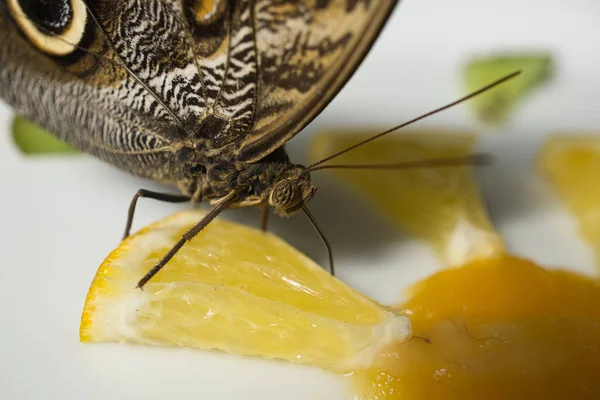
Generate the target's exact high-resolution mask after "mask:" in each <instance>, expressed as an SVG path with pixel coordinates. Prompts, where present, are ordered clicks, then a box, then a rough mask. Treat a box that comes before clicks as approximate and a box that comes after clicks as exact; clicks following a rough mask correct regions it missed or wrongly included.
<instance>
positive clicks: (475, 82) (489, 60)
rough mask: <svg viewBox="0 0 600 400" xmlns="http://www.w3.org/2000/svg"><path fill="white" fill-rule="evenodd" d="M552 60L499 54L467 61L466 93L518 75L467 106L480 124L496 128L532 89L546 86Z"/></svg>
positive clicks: (544, 55)
mask: <svg viewBox="0 0 600 400" xmlns="http://www.w3.org/2000/svg"><path fill="white" fill-rule="evenodd" d="M552 67H553V59H552V55H551V54H549V53H538V54H535V53H522V54H517V53H514V54H509V53H507V54H502V55H496V56H490V57H483V58H478V59H474V60H471V61H470V62H469V64H468V65H467V67H466V69H465V74H464V81H465V85H466V87H467V91H468V92H472V91H475V90H478V89H480V88H482V87H483V86H485V85H487V84H489V83H491V82H493V81H494V80H497V79H499V78H501V77H502V76H504V75H507V74H509V73H511V72H514V71H516V70H521V75H519V76H517V77H516V78H513V79H511V80H510V81H508V82H506V83H503V84H501V85H499V86H497V87H495V88H493V89H491V90H490V91H489V92H486V93H483V94H481V95H479V96H477V97H475V98H474V99H472V100H470V101H469V103H470V105H471V107H472V109H473V111H474V112H475V116H476V118H477V119H478V120H480V121H481V122H484V123H487V124H491V125H499V124H502V123H504V122H506V121H507V120H508V118H509V117H510V114H511V112H512V111H514V110H515V109H516V107H517V106H518V105H519V104H520V103H521V102H522V101H523V100H524V98H525V97H526V96H527V95H528V94H530V93H531V92H532V91H533V89H534V88H537V87H540V86H542V85H543V84H544V83H546V82H548V81H549V80H550V78H551V76H552Z"/></svg>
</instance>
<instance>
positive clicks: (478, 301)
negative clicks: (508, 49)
mask: <svg viewBox="0 0 600 400" xmlns="http://www.w3.org/2000/svg"><path fill="white" fill-rule="evenodd" d="M372 133H373V132H371V133H364V132H363V133H355V134H354V135H352V134H348V133H347V132H346V133H343V132H340V133H335V132H327V133H325V134H323V135H320V136H318V137H317V138H316V140H315V143H314V147H313V159H314V160H317V159H320V158H322V157H324V156H326V155H327V154H330V153H333V152H335V151H338V150H341V149H343V148H345V147H347V146H350V145H352V144H354V143H356V142H358V141H360V140H363V139H365V138H366V137H368V136H369V135H371V134H372ZM444 135H445V134H444V133H443V132H440V133H435V132H434V133H428V132H425V131H421V132H415V133H411V134H398V135H396V136H389V137H387V138H385V140H384V139H381V140H380V141H377V142H373V143H369V144H367V145H366V146H364V147H362V148H358V149H356V150H354V151H352V152H349V153H347V154H346V155H344V156H343V160H342V157H340V160H336V163H340V164H342V163H343V164H360V163H374V162H386V161H394V160H396V161H397V160H407V161H409V160H419V159H421V160H423V159H432V158H439V157H452V156H459V155H465V154H468V153H470V152H472V151H473V148H474V147H475V137H474V136H472V135H467V134H462V135H461V134H457V133H454V134H453V135H452V136H450V135H447V134H446V135H445V136H444ZM588 148H589V149H590V150H588V151H593V150H591V149H593V148H594V147H593V146H588ZM595 148H598V147H595ZM578 160H580V162H584V163H586V168H589V165H591V164H593V163H592V162H591V161H586V159H585V158H583V159H579V158H578ZM574 165H579V164H574ZM594 165H596V166H598V165H599V164H598V162H596V164H594ZM557 168H562V169H561V170H560V171H561V173H564V174H565V175H567V174H569V173H568V172H564V170H565V169H567V168H569V167H568V166H567V165H560V166H557ZM597 168H598V167H597ZM331 173H332V174H335V177H337V178H339V179H340V180H341V181H342V182H345V183H346V184H348V185H349V186H351V187H353V188H354V189H355V190H356V192H357V193H360V194H363V195H365V196H367V197H368V198H369V199H370V200H371V201H372V202H373V204H375V205H377V206H378V209H379V210H381V211H382V212H384V213H385V214H386V216H388V219H391V220H392V221H393V222H395V223H396V224H397V225H398V226H399V227H401V228H403V229H404V230H406V231H407V232H409V233H411V234H413V235H415V236H416V237H418V238H421V239H423V240H425V241H427V242H428V243H430V244H431V245H432V246H433V247H434V248H436V249H437V250H438V254H440V255H441V258H442V260H443V261H445V264H446V265H450V266H456V265H460V264H463V265H462V266H460V267H459V268H449V269H444V270H441V271H440V272H438V273H437V274H434V275H433V276H431V277H429V278H427V279H426V280H424V281H423V282H420V283H418V284H417V285H416V286H415V287H414V288H412V289H411V290H410V292H409V293H408V296H407V297H408V300H407V301H406V302H405V303H403V304H402V305H401V307H402V309H404V310H406V313H407V314H408V315H410V317H411V324H412V327H413V333H414V337H413V339H412V340H410V341H408V342H404V343H393V344H390V345H388V346H387V347H386V348H385V349H384V350H382V352H381V353H380V354H379V357H378V358H377V359H376V360H375V363H374V364H373V365H372V366H371V367H369V368H366V369H362V370H358V371H356V372H355V373H354V374H353V376H352V379H353V382H354V384H355V390H356V395H355V396H354V397H353V398H355V399H403V400H405V399H410V400H421V399H422V400H436V399H444V400H446V399H449V400H451V399H513V400H514V399H528V400H530V399H538V398H544V399H566V398H577V399H596V398H600V380H598V379H597V377H598V374H600V355H599V354H598V351H600V285H599V284H598V283H597V282H595V281H593V280H591V279H589V278H585V277H581V276H578V275H575V274H571V273H568V272H564V271H551V270H547V269H544V268H541V267H539V266H536V265H535V264H534V263H532V262H530V261H526V260H522V259H519V258H517V257H513V256H510V255H508V254H505V252H504V247H503V245H502V239H501V237H500V235H499V234H498V233H497V232H496V231H495V230H494V228H493V226H492V224H491V223H490V221H489V218H488V216H487V210H486V209H485V207H484V205H483V203H482V201H481V199H480V195H479V191H478V189H477V185H476V182H475V180H474V177H473V174H472V172H471V170H470V168H429V169H415V170H400V171H390V172H387V173H386V172H382V171H350V170H331ZM578 173H579V174H580V176H581V179H583V180H585V179H586V177H588V178H589V179H590V180H591V179H592V176H593V173H592V172H591V171H590V172H589V173H587V174H586V173H585V172H583V171H579V172H578ZM596 176H600V170H598V174H596ZM565 180H566V179H565ZM570 182H572V181H570ZM596 186H597V185H596ZM590 190H596V192H594V193H597V194H598V193H600V192H598V189H597V188H594V189H590ZM565 191H569V192H570V193H572V191H571V189H569V188H566V189H565ZM591 193H592V192H588V193H581V196H582V197H585V196H590V195H591ZM594 199H596V201H594ZM583 201H588V203H587V204H588V206H589V209H590V210H591V208H593V207H595V210H596V212H600V197H599V196H598V195H596V197H593V195H592V198H591V199H588V200H582V202H583ZM596 229H597V228H596ZM596 232H598V231H596ZM598 237H599V236H596V238H598ZM398 286H399V287H402V282H398Z"/></svg>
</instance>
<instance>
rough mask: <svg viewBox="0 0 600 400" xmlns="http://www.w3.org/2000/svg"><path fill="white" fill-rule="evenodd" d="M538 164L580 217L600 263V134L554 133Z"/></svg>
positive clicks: (558, 192)
mask: <svg viewBox="0 0 600 400" xmlns="http://www.w3.org/2000/svg"><path fill="white" fill-rule="evenodd" d="M537 166H538V169H539V171H540V172H541V173H542V174H543V175H544V176H545V177H546V179H547V180H548V182H550V184H551V185H552V188H553V189H554V190H555V191H556V193H557V194H558V196H559V197H560V199H561V200H562V202H563V203H564V204H565V205H566V206H567V208H568V209H569V210H570V212H571V213H572V214H573V215H574V216H575V218H577V221H578V224H579V230H580V232H581V235H582V237H583V238H584V239H585V240H587V241H588V242H589V243H590V244H591V246H592V247H593V248H594V250H595V251H596V258H597V262H598V265H599V266H600V186H598V179H599V177H600V134H599V135H592V134H583V135H567V134H561V133H557V134H555V135H552V136H550V137H549V138H548V139H547V140H546V142H545V143H544V145H543V146H542V148H541V150H540V153H539V156H538V160H537Z"/></svg>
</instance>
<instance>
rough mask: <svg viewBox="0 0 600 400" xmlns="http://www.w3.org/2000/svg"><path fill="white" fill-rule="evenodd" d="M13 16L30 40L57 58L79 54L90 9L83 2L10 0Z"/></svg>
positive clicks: (9, 5) (80, 0)
mask: <svg viewBox="0 0 600 400" xmlns="http://www.w3.org/2000/svg"><path fill="white" fill-rule="evenodd" d="M7 3H8V8H9V10H10V14H11V15H12V17H13V18H14V20H15V22H16V23H17V25H18V26H19V28H21V30H22V31H23V33H24V34H25V36H26V37H27V38H28V39H29V41H30V42H31V43H32V44H33V45H34V46H36V47H37V48H38V49H40V50H41V51H43V52H45V53H48V54H50V55H53V56H66V55H68V54H70V53H72V52H73V51H75V49H76V47H77V45H78V44H79V42H80V41H81V39H82V38H83V34H84V32H85V24H86V21H87V9H86V6H85V4H84V3H83V0H52V1H44V0H7Z"/></svg>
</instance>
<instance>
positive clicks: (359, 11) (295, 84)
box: [240, 0, 397, 161]
mask: <svg viewBox="0 0 600 400" xmlns="http://www.w3.org/2000/svg"><path fill="white" fill-rule="evenodd" d="M396 4H397V1H396V0H257V2H256V8H255V29H256V47H257V51H258V55H259V79H258V87H259V90H258V97H257V106H256V110H255V118H254V125H253V127H252V131H251V132H249V134H248V135H247V136H246V138H245V139H244V141H243V143H242V146H241V148H240V150H241V156H242V158H243V159H246V160H248V161H254V160H257V159H260V158H262V157H264V156H265V155H266V154H268V153H270V152H271V151H273V150H274V149H275V148H277V147H279V146H281V145H282V144H284V143H285V142H286V141H287V140H289V139H290V138H291V137H293V136H294V135H295V134H296V133H298V132H299V131H300V130H301V129H302V128H304V126H306V125H307V124H308V123H309V122H310V121H311V120H312V119H313V118H314V117H315V116H316V115H317V114H318V113H319V112H321V110H322V109H323V108H324V107H325V106H326V105H327V104H328V103H329V102H330V101H331V99H332V98H333V97H334V96H335V95H336V94H337V92H338V91H339V90H340V89H341V88H342V86H343V85H344V84H345V83H346V81H347V80H348V79H349V78H350V76H351V75H352V73H353V72H354V71H355V70H356V68H357V67H358V65H359V64H360V63H361V61H362V60H363V58H364V57H365V55H366V54H367V52H368V50H369V49H370V47H371V45H372V44H373V42H374V41H375V39H376V38H377V36H378V34H379V32H380V31H381V29H382V27H383V26H384V24H385V22H386V21H387V19H388V17H389V15H390V14H391V12H392V10H393V9H394V7H395V5H396Z"/></svg>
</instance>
